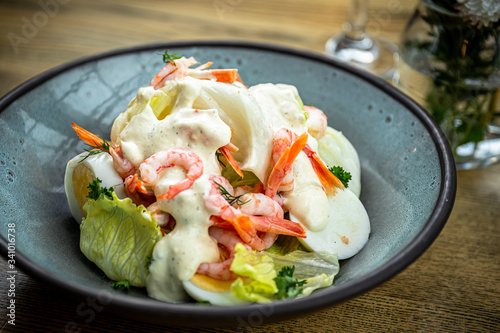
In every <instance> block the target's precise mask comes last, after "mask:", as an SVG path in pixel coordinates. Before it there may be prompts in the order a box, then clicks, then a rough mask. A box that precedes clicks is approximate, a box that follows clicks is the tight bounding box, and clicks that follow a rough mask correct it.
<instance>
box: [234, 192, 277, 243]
mask: <svg viewBox="0 0 500 333" xmlns="http://www.w3.org/2000/svg"><path fill="white" fill-rule="evenodd" d="M240 200H241V202H244V203H245V204H244V205H241V206H240V210H241V211H242V212H243V213H244V214H249V215H262V216H269V217H276V218H280V219H283V215H284V212H283V208H282V207H281V204H280V203H278V202H277V201H275V200H273V199H271V198H269V197H268V196H266V195H265V194H262V193H246V194H243V195H242V196H241V198H240ZM277 238H278V234H276V233H272V232H266V233H265V234H264V236H263V237H261V239H262V241H263V243H264V247H265V249H266V250H267V249H268V248H270V247H271V246H272V245H273V244H274V242H275V241H276V239H277Z"/></svg>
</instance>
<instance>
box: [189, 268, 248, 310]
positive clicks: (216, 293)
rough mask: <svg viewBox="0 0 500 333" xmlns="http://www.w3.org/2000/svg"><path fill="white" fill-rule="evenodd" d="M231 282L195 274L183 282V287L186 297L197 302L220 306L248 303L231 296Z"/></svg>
mask: <svg viewBox="0 0 500 333" xmlns="http://www.w3.org/2000/svg"><path fill="white" fill-rule="evenodd" d="M233 282H234V281H233V280H231V281H220V280H216V279H213V278H211V277H209V276H206V275H201V274H195V275H194V276H193V277H192V278H191V280H188V281H184V282H183V285H184V290H186V292H187V293H188V295H189V296H191V297H192V298H194V299H195V300H197V301H198V302H210V304H212V305H221V306H225V305H238V304H248V303H250V301H246V300H243V299H241V298H238V297H236V296H233V295H231V291H230V289H231V284H232V283H233Z"/></svg>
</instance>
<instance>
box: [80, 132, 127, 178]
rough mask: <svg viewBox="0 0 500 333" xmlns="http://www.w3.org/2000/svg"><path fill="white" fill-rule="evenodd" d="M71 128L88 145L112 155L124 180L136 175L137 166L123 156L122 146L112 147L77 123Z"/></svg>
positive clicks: (116, 167)
mask: <svg viewBox="0 0 500 333" xmlns="http://www.w3.org/2000/svg"><path fill="white" fill-rule="evenodd" d="M71 126H72V127H73V129H74V130H75V132H76V134H77V135H78V137H79V138H80V139H81V140H82V141H84V142H85V143H86V144H88V145H89V146H92V147H94V148H95V149H98V150H102V151H104V152H107V153H109V154H110V155H111V157H112V158H113V162H114V166H115V169H116V172H118V174H119V175H120V177H122V179H125V178H127V177H128V176H130V175H132V174H134V173H135V171H136V168H135V166H134V165H133V164H132V163H131V162H130V161H129V160H127V159H126V158H125V157H124V156H123V151H122V150H121V147H120V145H110V144H108V143H107V142H106V141H105V140H103V139H101V138H100V137H98V136H97V135H95V134H93V133H91V132H89V131H87V130H86V129H83V128H82V127H80V126H78V125H77V124H75V123H71Z"/></svg>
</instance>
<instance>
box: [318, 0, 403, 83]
mask: <svg viewBox="0 0 500 333" xmlns="http://www.w3.org/2000/svg"><path fill="white" fill-rule="evenodd" d="M367 18H368V0H351V3H350V10H349V17H348V20H347V22H346V23H344V25H343V31H342V32H341V33H338V34H336V35H334V36H332V37H331V38H330V39H329V40H328V41H327V43H326V47H325V51H326V54H327V55H329V56H331V57H333V58H335V59H337V60H340V61H343V62H347V63H349V64H351V65H353V66H355V67H358V68H361V69H364V70H367V71H369V72H371V73H373V74H375V75H377V76H380V77H382V78H383V79H385V80H388V81H392V79H393V77H394V75H395V73H396V63H397V61H398V48H397V46H396V45H395V44H393V43H391V42H389V41H386V40H384V39H382V38H380V37H377V36H372V35H370V34H368V33H367V32H366V30H365V28H366V22H367Z"/></svg>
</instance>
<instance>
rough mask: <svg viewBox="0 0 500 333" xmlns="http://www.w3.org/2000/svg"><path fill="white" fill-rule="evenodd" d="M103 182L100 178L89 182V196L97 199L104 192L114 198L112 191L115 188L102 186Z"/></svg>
mask: <svg viewBox="0 0 500 333" xmlns="http://www.w3.org/2000/svg"><path fill="white" fill-rule="evenodd" d="M100 183H102V180H100V179H99V178H96V179H94V180H93V181H92V182H91V183H89V186H87V189H88V190H89V194H88V195H87V198H90V199H93V200H97V199H98V198H99V197H100V196H101V194H104V195H105V196H107V197H108V198H109V199H113V196H112V195H111V193H113V191H114V190H113V188H112V187H110V188H107V187H101V186H100V185H99V184H100Z"/></svg>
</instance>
